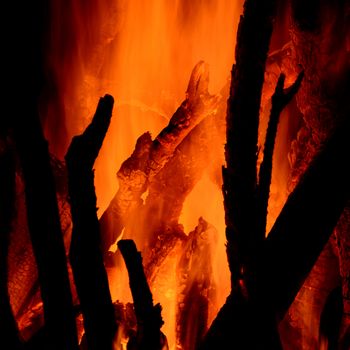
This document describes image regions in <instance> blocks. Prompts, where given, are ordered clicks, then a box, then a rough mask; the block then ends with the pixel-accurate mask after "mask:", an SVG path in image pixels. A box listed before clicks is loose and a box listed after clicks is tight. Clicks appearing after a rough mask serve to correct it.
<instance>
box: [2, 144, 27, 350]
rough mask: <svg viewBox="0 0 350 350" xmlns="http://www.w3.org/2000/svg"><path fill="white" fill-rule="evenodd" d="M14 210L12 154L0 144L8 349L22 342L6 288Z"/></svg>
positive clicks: (15, 348) (4, 323) (5, 341)
mask: <svg viewBox="0 0 350 350" xmlns="http://www.w3.org/2000/svg"><path fill="white" fill-rule="evenodd" d="M0 142H1V141H0ZM2 146H4V149H2ZM14 211H15V162H14V154H13V152H12V150H11V149H8V146H7V145H1V144H0V310H1V312H0V339H1V341H2V343H3V344H7V346H8V347H9V348H10V349H13V350H19V349H21V348H22V344H21V342H20V340H19V334H18V329H17V324H16V321H15V318H14V316H13V314H12V309H11V305H10V298H9V294H8V288H7V273H8V271H7V254H8V245H9V236H10V233H11V222H12V219H13V215H14Z"/></svg>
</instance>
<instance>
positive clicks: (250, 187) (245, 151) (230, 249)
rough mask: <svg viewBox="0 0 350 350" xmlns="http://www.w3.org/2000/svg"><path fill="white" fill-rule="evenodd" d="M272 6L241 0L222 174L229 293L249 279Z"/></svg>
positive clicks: (272, 16) (272, 4)
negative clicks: (261, 104)
mask: <svg viewBox="0 0 350 350" xmlns="http://www.w3.org/2000/svg"><path fill="white" fill-rule="evenodd" d="M275 11H276V1H273V0H271V1H264V2H260V1H254V0H247V1H246V2H245V5H244V13H243V15H242V16H241V20H240V23H239V27H238V33H237V44H236V53H235V56H236V65H235V66H234V67H233V68H232V80H231V91H230V98H229V100H228V106H227V117H226V123H227V129H226V130H227V131H226V138H227V140H226V145H225V157H226V164H227V166H226V168H224V169H223V179H224V185H223V194H224V205H225V221H226V237H227V254H228V260H229V266H230V270H231V274H232V276H231V277H232V280H231V283H232V288H239V281H240V280H242V278H243V276H242V274H244V275H245V274H246V273H249V272H248V270H249V268H247V265H248V264H250V262H249V260H251V257H252V255H254V253H252V245H253V246H254V245H255V246H256V245H257V243H258V242H260V241H261V237H259V236H258V235H257V232H256V227H255V225H256V220H255V216H256V203H255V195H256V186H257V178H256V166H257V142H258V126H259V110H260V103H261V93H262V86H263V82H264V73H265V64H266V60H267V54H268V48H269V43H270V37H271V33H272V27H273V18H274V15H275Z"/></svg>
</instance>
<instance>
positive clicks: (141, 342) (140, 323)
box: [118, 240, 166, 350]
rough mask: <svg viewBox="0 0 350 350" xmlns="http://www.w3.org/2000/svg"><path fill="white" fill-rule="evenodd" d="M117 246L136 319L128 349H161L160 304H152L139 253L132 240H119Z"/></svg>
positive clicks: (164, 341)
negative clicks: (134, 331)
mask: <svg viewBox="0 0 350 350" xmlns="http://www.w3.org/2000/svg"><path fill="white" fill-rule="evenodd" d="M118 248H119V249H120V252H121V254H122V255H123V258H124V261H125V264H126V268H127V270H128V273H129V284H130V289H131V294H132V297H133V300H134V308H135V315H136V320H137V333H136V335H135V338H131V339H130V340H129V344H128V349H135V350H136V349H137V350H162V349H163V347H164V344H165V343H166V338H165V336H164V334H163V333H162V332H161V330H160V328H161V327H162V325H163V323H164V322H163V320H162V316H161V306H160V304H156V305H153V297H152V293H151V290H150V288H149V286H148V283H147V280H146V275H145V273H144V271H143V266H142V257H141V253H140V252H138V251H137V248H136V245H135V243H134V241H132V240H121V241H119V242H118Z"/></svg>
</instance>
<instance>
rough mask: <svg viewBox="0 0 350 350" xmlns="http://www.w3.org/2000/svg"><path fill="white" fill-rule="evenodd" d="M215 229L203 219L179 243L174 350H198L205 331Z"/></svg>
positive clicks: (211, 292)
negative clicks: (180, 253) (180, 249)
mask: <svg viewBox="0 0 350 350" xmlns="http://www.w3.org/2000/svg"><path fill="white" fill-rule="evenodd" d="M217 235H218V233H217V231H216V229H215V228H214V227H213V226H212V225H210V224H208V223H207V222H206V221H205V220H204V219H203V218H199V220H198V226H197V227H196V228H195V229H194V230H193V231H192V232H190V233H189V235H188V238H187V239H186V240H185V241H184V242H183V245H182V255H181V256H180V258H179V261H178V264H177V273H176V275H177V277H178V282H177V289H178V294H177V298H178V300H177V312H176V335H177V337H176V338H177V341H176V342H177V348H179V349H186V350H194V349H197V348H198V345H199V344H200V341H201V340H202V339H203V337H204V334H205V332H206V331H207V328H208V315H209V308H210V306H211V305H210V303H211V300H213V298H214V294H215V289H214V285H213V276H212V259H211V244H212V242H215V241H216V240H217Z"/></svg>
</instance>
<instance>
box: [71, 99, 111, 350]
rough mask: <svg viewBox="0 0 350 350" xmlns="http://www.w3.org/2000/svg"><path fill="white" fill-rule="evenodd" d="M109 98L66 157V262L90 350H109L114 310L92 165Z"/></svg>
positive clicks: (106, 123)
mask: <svg viewBox="0 0 350 350" xmlns="http://www.w3.org/2000/svg"><path fill="white" fill-rule="evenodd" d="M112 108H113V98H112V96H109V95H106V96H105V97H103V98H101V99H100V101H99V104H98V106H97V109H96V113H95V115H94V117H93V120H92V122H91V124H90V125H89V126H88V127H87V129H86V130H85V131H84V133H83V134H81V135H79V136H76V137H74V138H73V140H72V143H71V145H70V147H69V149H68V152H67V155H66V162H67V169H68V186H69V187H68V188H69V196H70V203H71V212H72V221H73V231H72V240H71V247H70V261H71V265H72V269H73V275H74V281H75V284H76V288H77V292H78V296H79V299H80V303H81V309H82V313H83V317H84V327H85V332H86V338H87V342H88V344H89V347H90V348H91V349H96V350H97V349H98V350H111V349H112V348H113V338H114V335H115V332H116V323H115V318H114V310H113V305H112V301H111V295H110V291H109V286H108V279H107V274H106V270H105V268H104V265H103V258H102V252H101V244H100V241H101V240H100V231H99V223H98V219H97V214H96V195H95V188H94V172H93V165H94V162H95V159H96V157H97V155H98V153H99V150H100V148H101V146H102V142H103V139H104V137H105V134H106V132H107V129H108V126H109V123H110V119H111V114H112Z"/></svg>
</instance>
